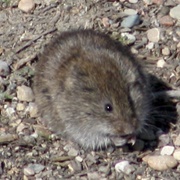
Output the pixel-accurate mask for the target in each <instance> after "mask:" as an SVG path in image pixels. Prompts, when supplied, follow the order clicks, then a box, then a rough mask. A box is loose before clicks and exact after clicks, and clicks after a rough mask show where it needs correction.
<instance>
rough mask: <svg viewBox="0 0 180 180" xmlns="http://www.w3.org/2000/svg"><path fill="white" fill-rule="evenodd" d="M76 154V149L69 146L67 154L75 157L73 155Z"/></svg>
mask: <svg viewBox="0 0 180 180" xmlns="http://www.w3.org/2000/svg"><path fill="white" fill-rule="evenodd" d="M77 155H78V151H77V150H76V149H74V148H71V149H70V150H69V152H68V156H73V157H75V156H77Z"/></svg>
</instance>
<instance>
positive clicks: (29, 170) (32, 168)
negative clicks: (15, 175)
mask: <svg viewBox="0 0 180 180" xmlns="http://www.w3.org/2000/svg"><path fill="white" fill-rule="evenodd" d="M44 168H45V167H44V166H43V165H41V164H29V165H28V166H27V167H25V168H24V174H25V175H26V176H31V175H34V174H37V173H40V172H41V171H43V170H44Z"/></svg>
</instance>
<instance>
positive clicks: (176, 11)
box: [170, 4, 180, 20]
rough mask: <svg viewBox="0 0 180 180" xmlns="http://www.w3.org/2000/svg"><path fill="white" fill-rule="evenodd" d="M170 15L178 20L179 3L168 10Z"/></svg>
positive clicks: (179, 18)
mask: <svg viewBox="0 0 180 180" xmlns="http://www.w3.org/2000/svg"><path fill="white" fill-rule="evenodd" d="M170 16H171V17H172V18H174V19H177V20H180V4H179V5H177V6H175V7H173V8H172V9H171V10H170Z"/></svg>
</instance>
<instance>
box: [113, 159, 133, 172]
mask: <svg viewBox="0 0 180 180" xmlns="http://www.w3.org/2000/svg"><path fill="white" fill-rule="evenodd" d="M115 170H116V171H117V172H123V173H125V174H127V175H129V174H131V173H132V172H134V171H135V168H134V167H133V166H132V165H130V164H129V161H121V162H119V163H117V164H116V165H115Z"/></svg>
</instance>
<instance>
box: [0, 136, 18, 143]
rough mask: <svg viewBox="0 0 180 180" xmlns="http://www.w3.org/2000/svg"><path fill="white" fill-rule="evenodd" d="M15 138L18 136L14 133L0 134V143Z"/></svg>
mask: <svg viewBox="0 0 180 180" xmlns="http://www.w3.org/2000/svg"><path fill="white" fill-rule="evenodd" d="M16 139H18V136H17V135H16V134H3V135H0V144H5V143H9V142H11V141H14V140H16Z"/></svg>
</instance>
